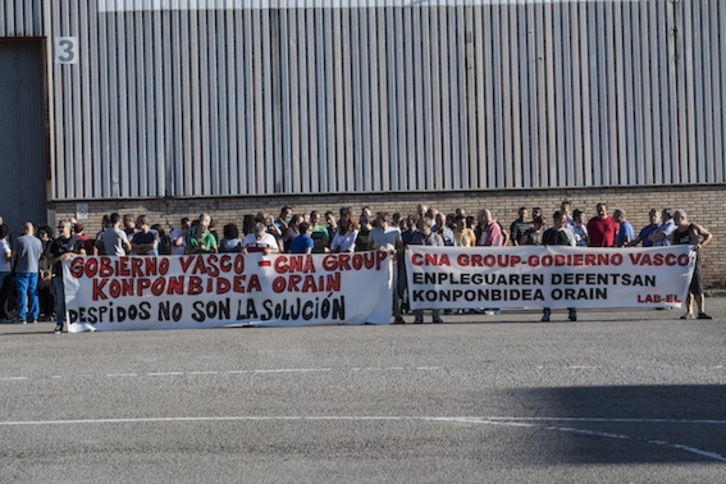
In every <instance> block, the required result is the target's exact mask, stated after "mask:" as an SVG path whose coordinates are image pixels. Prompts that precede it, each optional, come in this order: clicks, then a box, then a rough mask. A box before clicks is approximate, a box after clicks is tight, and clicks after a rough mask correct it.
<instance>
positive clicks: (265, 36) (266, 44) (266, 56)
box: [258, 10, 278, 193]
mask: <svg viewBox="0 0 726 484" xmlns="http://www.w3.org/2000/svg"><path fill="white" fill-rule="evenodd" d="M277 13H278V12H276V11H272V10H268V11H263V12H262V15H261V20H262V22H261V23H262V30H261V32H260V35H261V36H262V52H261V53H262V72H261V73H260V75H261V76H262V81H263V84H262V95H263V97H264V107H263V109H262V113H261V115H262V119H263V120H264V125H263V126H262V129H263V131H262V133H261V134H262V140H263V141H264V143H263V152H264V157H263V158H260V161H262V168H263V169H262V170H260V173H258V175H259V174H262V178H258V181H259V186H260V188H261V189H262V190H263V193H276V192H277V190H276V188H277V187H276V183H275V179H276V174H275V170H274V167H275V150H274V145H273V138H272V136H266V135H265V134H266V133H270V134H272V133H273V132H274V131H273V128H274V119H273V113H274V109H275V105H274V97H273V92H272V58H271V57H272V56H271V54H272V49H271V35H270V32H271V28H270V18H271V16H272V15H273V14H275V15H276V14H277Z"/></svg>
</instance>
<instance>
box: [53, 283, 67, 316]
mask: <svg viewBox="0 0 726 484" xmlns="http://www.w3.org/2000/svg"><path fill="white" fill-rule="evenodd" d="M53 285H54V286H55V321H56V323H57V324H59V325H61V326H63V321H64V320H65V319H66V291H65V287H64V286H63V276H55V277H53Z"/></svg>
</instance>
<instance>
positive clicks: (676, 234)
mask: <svg viewBox="0 0 726 484" xmlns="http://www.w3.org/2000/svg"><path fill="white" fill-rule="evenodd" d="M673 221H674V222H675V223H676V229H675V230H674V231H673V233H672V234H671V243H672V244H673V245H692V246H693V250H694V251H695V252H696V256H697V257H696V268H695V269H694V270H693V277H691V284H690V286H689V287H688V297H687V298H686V312H685V314H684V315H683V316H681V319H693V318H694V316H693V301H694V299H695V301H696V304H697V305H698V316H695V317H696V318H698V319H713V318H712V317H711V316H709V315H708V314H706V298H705V296H704V294H703V279H702V277H701V257H700V253H699V251H700V250H701V249H702V248H703V247H704V246H705V245H707V244H709V243H711V240H712V239H713V235H711V232H709V231H708V230H707V229H706V228H705V227H703V226H701V225H698V224H694V223H691V222H689V221H688V215H687V214H686V212H685V210H676V211H675V212H673ZM701 237H703V238H701Z"/></svg>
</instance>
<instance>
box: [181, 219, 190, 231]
mask: <svg viewBox="0 0 726 484" xmlns="http://www.w3.org/2000/svg"><path fill="white" fill-rule="evenodd" d="M180 223H181V228H182V230H187V229H188V228H189V227H191V224H190V223H189V217H182V219H181V220H180Z"/></svg>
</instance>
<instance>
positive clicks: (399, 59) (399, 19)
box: [391, 9, 408, 190]
mask: <svg viewBox="0 0 726 484" xmlns="http://www.w3.org/2000/svg"><path fill="white" fill-rule="evenodd" d="M394 16H395V30H394V32H395V46H396V48H395V53H396V56H395V65H396V69H395V71H394V72H395V73H396V97H395V99H396V104H395V110H396V113H395V116H396V124H397V133H396V138H395V139H396V143H397V157H396V166H394V167H393V168H392V169H391V171H392V172H393V173H395V176H396V186H395V187H394V188H395V189H398V190H405V189H406V186H407V173H406V165H407V163H408V152H407V143H406V132H407V131H406V130H407V128H408V125H407V119H406V92H405V89H406V69H405V46H406V40H405V30H404V10H403V9H397V10H395V12H394Z"/></svg>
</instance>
